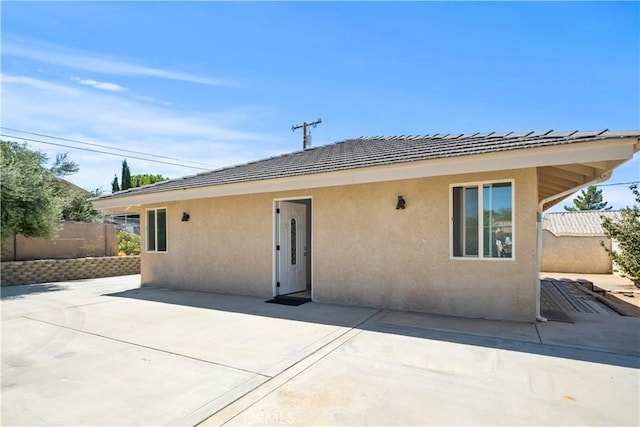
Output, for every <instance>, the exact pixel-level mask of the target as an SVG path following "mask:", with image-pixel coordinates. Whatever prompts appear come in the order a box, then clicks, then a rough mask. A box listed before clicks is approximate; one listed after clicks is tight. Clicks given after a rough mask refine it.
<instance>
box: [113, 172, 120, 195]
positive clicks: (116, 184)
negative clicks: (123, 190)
mask: <svg viewBox="0 0 640 427" xmlns="http://www.w3.org/2000/svg"><path fill="white" fill-rule="evenodd" d="M117 191H120V183H119V182H118V177H117V176H116V175H114V176H113V181H111V192H112V193H115V192H117Z"/></svg>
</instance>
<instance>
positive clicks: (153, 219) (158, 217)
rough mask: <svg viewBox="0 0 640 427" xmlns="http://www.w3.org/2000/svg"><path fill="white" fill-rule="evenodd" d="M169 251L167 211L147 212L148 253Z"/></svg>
mask: <svg viewBox="0 0 640 427" xmlns="http://www.w3.org/2000/svg"><path fill="white" fill-rule="evenodd" d="M166 251H167V210H166V209H164V208H163V209H149V210H147V252H166Z"/></svg>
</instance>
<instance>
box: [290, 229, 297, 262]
mask: <svg viewBox="0 0 640 427" xmlns="http://www.w3.org/2000/svg"><path fill="white" fill-rule="evenodd" d="M297 231H298V230H296V219H295V218H291V265H296V262H297V256H298V254H297V248H296V242H297V239H296V234H297Z"/></svg>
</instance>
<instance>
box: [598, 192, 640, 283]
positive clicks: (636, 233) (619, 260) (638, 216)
mask: <svg viewBox="0 0 640 427" xmlns="http://www.w3.org/2000/svg"><path fill="white" fill-rule="evenodd" d="M629 188H630V189H631V192H632V193H633V195H634V196H635V200H636V205H634V206H633V207H626V208H624V209H622V210H621V211H620V218H619V219H618V220H611V219H609V218H605V217H602V228H604V231H605V234H606V236H607V237H609V238H610V239H615V240H617V241H618V250H612V249H608V248H607V247H606V246H605V245H604V243H603V242H600V243H601V245H602V246H603V247H604V249H605V250H606V251H607V252H608V253H609V256H610V257H611V260H612V261H613V262H614V263H615V264H616V265H617V267H618V269H619V270H620V273H621V275H622V276H623V277H627V278H628V279H631V281H632V282H633V283H634V284H635V285H636V287H639V288H640V191H638V185H637V184H634V185H632V186H631V187H629Z"/></svg>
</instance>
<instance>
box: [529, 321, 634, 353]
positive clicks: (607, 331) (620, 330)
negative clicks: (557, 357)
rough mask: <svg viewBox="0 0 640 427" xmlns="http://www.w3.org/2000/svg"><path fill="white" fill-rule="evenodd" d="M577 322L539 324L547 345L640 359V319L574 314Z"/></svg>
mask: <svg viewBox="0 0 640 427" xmlns="http://www.w3.org/2000/svg"><path fill="white" fill-rule="evenodd" d="M571 318H572V319H573V320H574V322H575V323H559V322H548V323H538V324H537V329H538V332H539V334H540V339H541V342H542V343H544V344H547V345H553V346H563V347H575V348H581V349H590V350H600V351H603V352H610V353H617V354H626V355H630V356H640V318H639V317H625V316H600V315H597V314H589V313H571Z"/></svg>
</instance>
